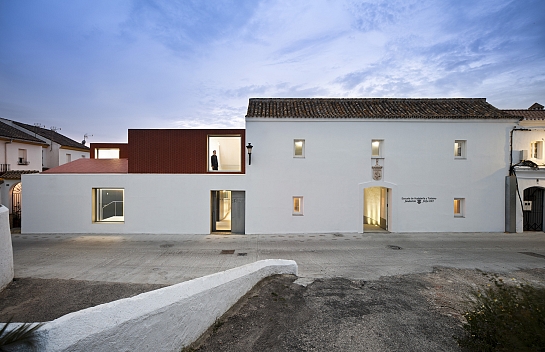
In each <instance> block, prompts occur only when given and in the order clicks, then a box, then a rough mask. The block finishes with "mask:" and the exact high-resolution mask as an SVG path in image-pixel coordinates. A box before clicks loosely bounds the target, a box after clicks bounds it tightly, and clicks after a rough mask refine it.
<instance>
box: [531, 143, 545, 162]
mask: <svg viewBox="0 0 545 352" xmlns="http://www.w3.org/2000/svg"><path fill="white" fill-rule="evenodd" d="M530 153H531V155H530V157H531V158H533V159H543V142H542V141H535V142H532V143H530Z"/></svg>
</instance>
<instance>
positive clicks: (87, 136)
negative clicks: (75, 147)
mask: <svg viewBox="0 0 545 352" xmlns="http://www.w3.org/2000/svg"><path fill="white" fill-rule="evenodd" d="M89 137H93V135H89V134H87V133H86V134H84V135H83V140H82V141H81V144H83V145H85V143H87V138H89Z"/></svg>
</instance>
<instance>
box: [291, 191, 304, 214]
mask: <svg viewBox="0 0 545 352" xmlns="http://www.w3.org/2000/svg"><path fill="white" fill-rule="evenodd" d="M292 214H293V215H303V197H301V196H295V197H293V209H292Z"/></svg>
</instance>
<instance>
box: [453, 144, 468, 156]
mask: <svg viewBox="0 0 545 352" xmlns="http://www.w3.org/2000/svg"><path fill="white" fill-rule="evenodd" d="M456 144H458V145H459V147H458V148H456ZM458 150H459V151H460V155H457V151H458ZM454 159H461V160H463V159H467V140H466V139H455V140H454Z"/></svg>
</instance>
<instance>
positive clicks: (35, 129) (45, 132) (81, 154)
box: [0, 118, 89, 171]
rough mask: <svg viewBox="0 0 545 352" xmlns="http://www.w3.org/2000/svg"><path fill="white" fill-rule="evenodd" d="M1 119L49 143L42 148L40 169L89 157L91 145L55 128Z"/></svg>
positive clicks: (0, 119)
mask: <svg viewBox="0 0 545 352" xmlns="http://www.w3.org/2000/svg"><path fill="white" fill-rule="evenodd" d="M0 121H1V122H3V123H5V124H8V125H10V126H12V127H14V128H16V129H18V130H20V131H22V132H24V133H27V134H30V135H32V136H34V137H35V138H37V139H39V140H41V141H42V142H43V143H45V144H47V145H48V147H47V148H43V149H42V165H41V168H39V169H40V171H41V170H42V169H43V170H47V169H49V168H52V167H57V166H59V165H62V164H66V163H69V162H71V161H73V160H77V159H80V158H89V147H87V146H86V145H84V144H82V143H80V142H76V141H75V140H73V139H70V138H68V137H66V136H64V135H62V134H60V133H58V132H57V131H56V130H53V129H46V128H43V127H41V126H33V125H28V124H26V123H22V122H17V121H12V120H8V119H4V118H0Z"/></svg>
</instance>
